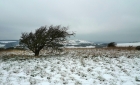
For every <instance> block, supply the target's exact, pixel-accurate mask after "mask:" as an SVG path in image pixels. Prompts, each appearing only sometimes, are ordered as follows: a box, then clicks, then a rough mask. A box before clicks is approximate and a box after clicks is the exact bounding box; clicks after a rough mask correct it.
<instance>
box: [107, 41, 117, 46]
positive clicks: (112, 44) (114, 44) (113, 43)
mask: <svg viewBox="0 0 140 85" xmlns="http://www.w3.org/2000/svg"><path fill="white" fill-rule="evenodd" d="M107 47H116V43H115V42H111V43H109V44H108V45H107Z"/></svg>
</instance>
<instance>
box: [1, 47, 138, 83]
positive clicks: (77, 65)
mask: <svg viewBox="0 0 140 85" xmlns="http://www.w3.org/2000/svg"><path fill="white" fill-rule="evenodd" d="M46 53H47V51H42V52H41V55H42V56H40V58H34V57H32V58H29V57H31V55H33V54H32V53H31V52H29V51H25V52H24V51H14V52H13V51H12V52H11V51H10V52H1V53H0V56H1V57H0V85H140V81H139V78H140V51H123V50H122V51H118V50H100V49H97V50H96V49H89V50H88V49H86V50H85V49H84V50H74V49H71V50H65V51H64V52H62V53H61V55H46ZM26 56H28V57H26ZM7 57H11V58H7ZM12 57H13V58H12ZM27 58H28V59H27Z"/></svg>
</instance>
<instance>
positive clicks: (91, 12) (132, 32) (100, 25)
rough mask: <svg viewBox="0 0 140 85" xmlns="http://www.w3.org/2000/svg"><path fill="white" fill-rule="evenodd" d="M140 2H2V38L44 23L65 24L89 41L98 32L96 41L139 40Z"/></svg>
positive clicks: (88, 0)
mask: <svg viewBox="0 0 140 85" xmlns="http://www.w3.org/2000/svg"><path fill="white" fill-rule="evenodd" d="M139 3H140V1H139V0H117V1H116V0H105V1H104V0H59V1H56V0H41V1H40V0H28V1H23V0H20V1H19V0H12V1H10V0H8V1H7V0H5V1H0V13H1V14H0V27H1V28H0V32H1V34H0V36H1V37H0V39H9V38H10V39H19V38H20V35H21V32H30V31H34V30H35V29H37V28H39V27H40V26H44V25H48V26H49V25H62V26H69V30H70V31H74V32H76V37H75V38H81V39H82V38H84V37H85V38H84V39H87V40H90V39H92V37H91V35H95V36H96V39H95V38H94V39H95V40H96V41H102V40H105V39H106V41H112V40H115V39H116V41H117V40H120V41H128V40H130V41H132V40H138V38H136V37H137V36H140V34H139V33H138V31H140V29H139V28H140V25H139V23H140V16H139V15H140V11H139V8H140V5H139ZM8 31H9V32H8ZM4 34H5V35H4ZM6 34H8V35H9V36H8V35H7V36H8V38H7V37H6ZM13 34H17V36H15V35H13ZM110 36H111V37H110ZM120 36H129V38H126V37H120ZM105 37H109V39H107V38H105ZM94 39H93V41H94Z"/></svg>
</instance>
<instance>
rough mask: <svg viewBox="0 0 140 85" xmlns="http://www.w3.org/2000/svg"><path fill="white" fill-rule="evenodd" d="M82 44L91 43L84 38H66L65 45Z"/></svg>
mask: <svg viewBox="0 0 140 85" xmlns="http://www.w3.org/2000/svg"><path fill="white" fill-rule="evenodd" d="M82 44H85V45H86V44H87V45H92V44H93V43H92V42H89V41H85V40H68V41H67V42H66V45H73V46H74V45H82Z"/></svg>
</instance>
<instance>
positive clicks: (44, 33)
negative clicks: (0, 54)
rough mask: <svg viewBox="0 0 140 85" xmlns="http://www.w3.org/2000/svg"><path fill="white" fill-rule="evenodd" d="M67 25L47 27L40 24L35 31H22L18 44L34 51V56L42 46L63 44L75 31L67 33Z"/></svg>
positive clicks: (53, 46) (54, 46)
mask: <svg viewBox="0 0 140 85" xmlns="http://www.w3.org/2000/svg"><path fill="white" fill-rule="evenodd" d="M67 30H68V28H67V27H61V26H60V25H58V26H50V27H49V28H48V29H47V27H46V26H42V27H40V28H39V29H37V30H36V31H35V33H33V32H30V33H27V32H24V33H22V36H21V38H20V44H21V45H23V46H25V47H27V48H29V49H30V50H31V51H32V52H34V53H35V56H38V55H39V52H40V50H41V49H42V48H43V47H45V46H46V47H52V48H56V47H58V46H60V45H63V42H64V41H65V40H66V39H67V38H66V37H70V36H71V35H74V34H75V33H71V34H70V33H68V32H67Z"/></svg>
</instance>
